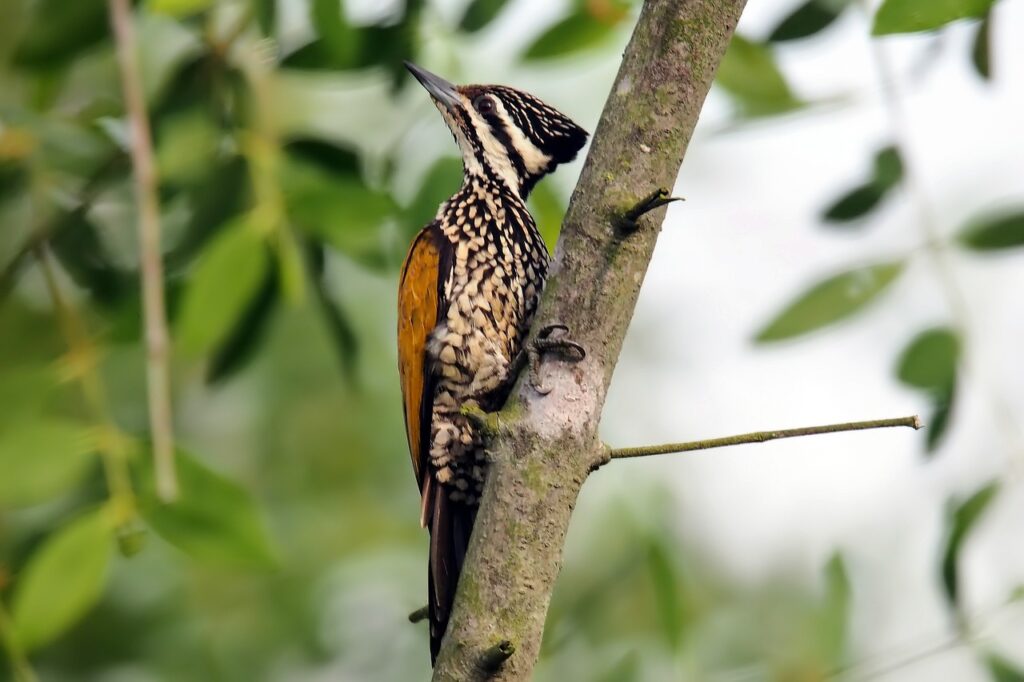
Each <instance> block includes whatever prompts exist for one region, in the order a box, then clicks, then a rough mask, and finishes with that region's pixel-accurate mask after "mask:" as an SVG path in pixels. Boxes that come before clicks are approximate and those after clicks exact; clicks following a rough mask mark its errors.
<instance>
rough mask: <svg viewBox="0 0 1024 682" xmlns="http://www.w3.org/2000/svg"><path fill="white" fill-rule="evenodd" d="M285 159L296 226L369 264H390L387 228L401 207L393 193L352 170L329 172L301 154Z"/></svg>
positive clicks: (290, 209)
mask: <svg viewBox="0 0 1024 682" xmlns="http://www.w3.org/2000/svg"><path fill="white" fill-rule="evenodd" d="M282 165H283V168H282V178H281V182H282V186H283V189H284V193H285V201H286V203H287V207H288V216H289V218H291V220H292V222H293V223H294V224H295V225H296V227H298V228H300V229H301V230H302V231H304V232H305V233H307V234H309V235H313V236H315V237H317V238H319V239H322V240H324V241H326V242H327V243H329V244H330V245H331V246H332V247H334V248H335V249H337V250H338V251H340V252H342V253H344V254H345V255H347V256H349V257H350V258H353V259H355V260H357V261H359V262H361V263H363V264H364V265H367V266H371V267H380V266H383V265H386V264H387V262H388V258H387V256H388V254H387V253H386V249H385V247H386V243H385V241H384V240H383V231H382V228H383V226H384V224H385V222H386V221H388V220H389V219H391V218H393V217H395V216H396V214H397V212H398V209H397V207H396V206H395V203H394V201H393V200H392V199H391V195H389V194H386V193H384V192H378V191H376V190H373V189H370V188H369V187H367V186H366V184H365V183H364V182H363V181H362V179H360V178H359V176H358V175H354V174H351V173H340V174H335V173H328V172H325V171H324V170H322V169H321V168H319V167H317V166H314V165H313V164H310V163H306V162H302V161H299V160H297V159H289V160H288V162H287V163H285V164H282Z"/></svg>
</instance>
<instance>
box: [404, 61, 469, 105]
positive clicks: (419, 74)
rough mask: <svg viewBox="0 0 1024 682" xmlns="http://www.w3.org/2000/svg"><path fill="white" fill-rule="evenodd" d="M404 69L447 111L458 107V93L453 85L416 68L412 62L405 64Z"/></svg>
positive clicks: (422, 69)
mask: <svg viewBox="0 0 1024 682" xmlns="http://www.w3.org/2000/svg"><path fill="white" fill-rule="evenodd" d="M405 68H407V69H409V72H410V73H411V74H412V75H414V76H416V80H418V81H419V82H420V85H422V86H423V87H424V88H426V89H427V92H429V93H430V96H431V97H433V98H434V99H435V100H437V101H438V102H440V103H441V104H443V105H445V106H446V107H448V108H449V109H454V108H455V107H456V106H457V105H458V102H459V93H458V91H457V90H456V89H455V86H454V85H452V84H451V83H449V82H448V81H446V80H445V79H443V78H441V77H440V76H438V75H435V74H432V73H430V72H429V71H427V70H426V69H424V68H421V67H419V66H416V65H415V64H413V63H412V62H405Z"/></svg>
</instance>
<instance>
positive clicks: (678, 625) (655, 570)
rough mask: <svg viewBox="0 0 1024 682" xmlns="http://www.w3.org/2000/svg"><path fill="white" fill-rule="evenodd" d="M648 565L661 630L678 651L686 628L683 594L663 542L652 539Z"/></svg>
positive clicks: (669, 643) (673, 648)
mask: <svg viewBox="0 0 1024 682" xmlns="http://www.w3.org/2000/svg"><path fill="white" fill-rule="evenodd" d="M647 567H648V569H649V570H650V573H651V584H652V585H653V587H654V601H655V603H656V604H657V607H658V620H659V621H660V622H661V631H662V633H664V635H665V639H666V640H667V643H668V645H669V648H670V649H671V650H672V651H678V650H679V646H680V644H682V641H683V635H684V633H685V630H686V619H685V615H686V614H685V611H684V605H683V600H682V596H681V595H680V594H679V587H678V585H677V584H676V571H675V570H674V569H673V566H672V559H671V557H670V556H669V553H668V551H667V550H666V548H665V546H664V544H663V543H661V542H660V541H659V540H657V539H652V541H651V543H650V547H649V548H648V552H647Z"/></svg>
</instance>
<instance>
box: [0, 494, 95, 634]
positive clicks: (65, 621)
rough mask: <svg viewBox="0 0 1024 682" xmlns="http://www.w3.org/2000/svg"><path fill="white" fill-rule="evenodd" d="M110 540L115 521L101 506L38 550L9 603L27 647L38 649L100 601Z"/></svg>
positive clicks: (15, 626) (48, 540)
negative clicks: (112, 525) (111, 521)
mask: <svg viewBox="0 0 1024 682" xmlns="http://www.w3.org/2000/svg"><path fill="white" fill-rule="evenodd" d="M112 540H113V533H112V529H111V524H110V522H109V520H108V518H107V515H106V512H105V510H102V509H101V510H99V511H94V512H92V513H90V514H87V515H85V516H82V517H80V518H78V519H77V520H75V521H73V522H71V523H70V524H68V525H67V526H65V527H64V528H62V529H60V530H58V531H57V532H56V533H54V534H53V535H51V536H50V537H49V538H47V540H46V542H44V543H43V545H42V546H41V547H40V548H39V549H37V550H36V552H35V554H33V555H32V557H31V559H30V560H29V562H28V565H27V566H26V567H25V570H24V571H23V572H22V574H21V577H20V578H19V580H18V583H17V590H16V591H15V592H14V600H13V602H12V605H11V618H12V620H13V622H14V630H15V633H16V634H17V637H18V641H19V642H20V644H21V645H22V646H23V647H25V648H26V649H36V648H38V647H40V646H42V645H44V644H47V643H49V642H51V641H53V640H54V639H55V638H57V637H58V636H59V635H60V634H61V633H63V632H64V631H65V630H67V629H68V628H69V627H71V626H72V625H74V624H75V623H76V622H77V621H78V620H79V618H81V617H82V616H83V615H84V614H85V613H86V612H87V611H88V610H89V609H90V608H92V607H93V606H94V605H95V604H96V602H97V601H99V598H100V595H101V594H102V592H103V585H104V584H105V582H106V575H107V566H108V565H109V563H110V556H111V550H112V549H113V542H112Z"/></svg>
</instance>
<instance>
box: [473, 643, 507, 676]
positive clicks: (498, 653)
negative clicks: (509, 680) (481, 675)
mask: <svg viewBox="0 0 1024 682" xmlns="http://www.w3.org/2000/svg"><path fill="white" fill-rule="evenodd" d="M515 652H516V645H515V644H513V643H512V642H510V641H509V640H507V639H503V640H501V641H500V642H498V643H497V644H495V645H494V646H492V647H491V648H490V649H488V650H487V651H485V652H484V653H483V656H481V657H480V667H481V668H482V669H483V670H485V671H487V672H489V673H490V672H494V671H496V670H497V669H498V668H500V667H501V666H502V664H503V663H504V662H505V661H507V660H508V659H509V658H511V657H512V654H514V653H515Z"/></svg>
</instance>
